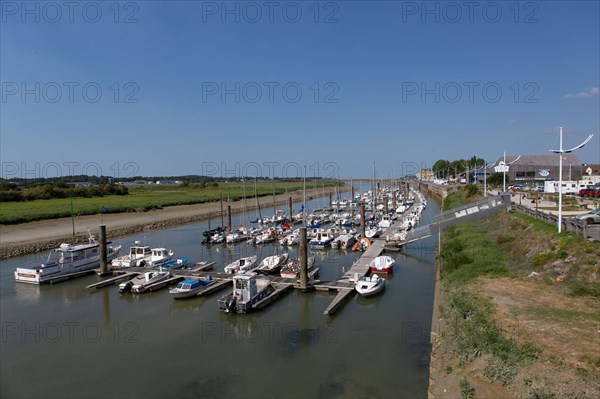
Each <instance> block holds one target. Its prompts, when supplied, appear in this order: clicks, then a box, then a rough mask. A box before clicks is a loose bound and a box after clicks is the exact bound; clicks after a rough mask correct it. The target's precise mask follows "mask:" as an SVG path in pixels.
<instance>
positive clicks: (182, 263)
mask: <svg viewBox="0 0 600 399" xmlns="http://www.w3.org/2000/svg"><path fill="white" fill-rule="evenodd" d="M187 262H188V258H178V259H173V260H170V261H168V262H165V263H163V264H162V265H161V266H160V267H162V268H163V269H183V268H185V267H186V266H187Z"/></svg>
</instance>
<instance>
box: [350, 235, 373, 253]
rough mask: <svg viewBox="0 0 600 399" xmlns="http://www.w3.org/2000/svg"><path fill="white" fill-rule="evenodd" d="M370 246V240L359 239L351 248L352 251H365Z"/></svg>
mask: <svg viewBox="0 0 600 399" xmlns="http://www.w3.org/2000/svg"><path fill="white" fill-rule="evenodd" d="M370 246H371V240H369V239H368V238H366V237H363V238H361V239H360V240H358V241H356V243H355V244H354V245H353V246H352V251H361V252H362V251H366V250H367V249H369V247H370Z"/></svg>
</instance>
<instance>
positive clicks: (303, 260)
mask: <svg viewBox="0 0 600 399" xmlns="http://www.w3.org/2000/svg"><path fill="white" fill-rule="evenodd" d="M306 244H307V242H306V227H300V265H299V266H300V289H303V290H305V289H306V287H307V286H308V258H307V252H306Z"/></svg>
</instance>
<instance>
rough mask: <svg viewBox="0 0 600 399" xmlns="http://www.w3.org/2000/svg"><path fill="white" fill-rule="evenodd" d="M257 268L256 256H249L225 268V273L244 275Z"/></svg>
mask: <svg viewBox="0 0 600 399" xmlns="http://www.w3.org/2000/svg"><path fill="white" fill-rule="evenodd" d="M256 267H257V265H256V255H254V256H247V257H245V258H240V259H238V260H236V261H235V262H232V263H230V264H228V265H227V266H225V273H227V274H234V273H243V272H247V271H250V270H253V269H255V268H256Z"/></svg>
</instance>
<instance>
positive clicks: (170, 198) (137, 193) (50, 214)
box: [0, 181, 337, 224]
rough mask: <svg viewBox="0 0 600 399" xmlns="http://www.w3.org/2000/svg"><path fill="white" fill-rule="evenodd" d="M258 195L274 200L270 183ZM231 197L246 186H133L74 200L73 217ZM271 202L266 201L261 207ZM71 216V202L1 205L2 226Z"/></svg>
mask: <svg viewBox="0 0 600 399" xmlns="http://www.w3.org/2000/svg"><path fill="white" fill-rule="evenodd" d="M336 184H337V182H335V181H321V182H318V183H316V185H314V184H311V183H308V182H307V188H308V189H310V188H317V189H321V188H323V187H331V186H334V185H336ZM274 186H275V194H283V193H285V192H286V191H288V192H291V191H295V190H301V189H302V182H296V181H294V182H286V181H278V182H275V184H274ZM256 191H257V193H258V195H259V196H271V195H272V194H273V185H272V183H271V182H259V183H257V187H256ZM245 192H246V198H248V205H249V206H250V205H255V204H256V200H255V199H254V183H253V182H248V183H246V185H245ZM221 194H222V195H223V197H224V199H225V200H227V197H230V198H231V200H232V201H233V200H238V199H241V198H243V197H244V185H243V184H242V183H241V182H229V183H219V186H218V187H204V188H202V187H201V186H200V185H199V184H190V185H188V186H130V188H129V195H121V196H119V195H109V196H104V197H94V198H73V213H74V214H75V215H76V216H79V215H93V214H97V213H100V211H101V209H102V207H105V208H107V209H108V211H109V213H119V212H144V211H148V210H151V209H157V208H160V207H163V206H171V205H184V204H197V203H203V202H211V201H218V200H220V198H221ZM269 200H270V198H263V199H262V200H261V203H262V204H265V203H266V202H265V201H269ZM70 215H71V208H70V200H69V199H68V198H65V199H48V200H35V201H23V202H1V203H0V223H1V224H14V223H23V222H30V221H34V220H43V219H52V218H58V217H65V216H70Z"/></svg>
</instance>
